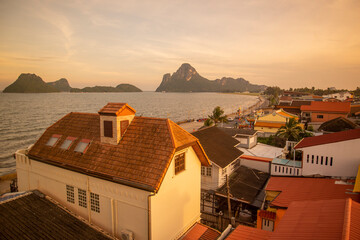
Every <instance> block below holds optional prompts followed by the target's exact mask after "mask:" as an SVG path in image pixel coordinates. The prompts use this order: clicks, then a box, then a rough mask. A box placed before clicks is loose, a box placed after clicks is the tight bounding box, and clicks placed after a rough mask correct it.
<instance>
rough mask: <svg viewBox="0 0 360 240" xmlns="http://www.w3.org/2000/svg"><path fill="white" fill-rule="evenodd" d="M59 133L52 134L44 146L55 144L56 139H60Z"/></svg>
mask: <svg viewBox="0 0 360 240" xmlns="http://www.w3.org/2000/svg"><path fill="white" fill-rule="evenodd" d="M60 137H61V136H60V135H55V134H54V135H53V136H52V137H51V138H50V139H49V141H48V142H47V143H46V146H50V147H53V146H55V144H56V143H57V141H58V140H59V139H60Z"/></svg>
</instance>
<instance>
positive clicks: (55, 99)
mask: <svg viewBox="0 0 360 240" xmlns="http://www.w3.org/2000/svg"><path fill="white" fill-rule="evenodd" d="M257 101H258V97H257V96H248V95H240V94H224V93H159V92H137V93H0V112H1V114H0V123H1V124H0V176H1V175H6V174H8V173H12V172H14V171H15V168H16V166H15V159H14V157H13V154H14V153H15V152H16V151H17V150H18V149H23V148H27V147H29V146H30V145H31V144H33V143H35V142H36V140H37V139H38V138H39V137H40V136H41V134H42V133H43V132H44V131H45V129H46V128H48V127H49V126H50V125H52V124H53V123H55V122H56V121H57V120H59V119H60V118H61V117H63V116H64V115H66V114H68V113H69V112H89V113H97V112H98V111H99V110H100V109H101V108H102V107H103V106H105V105H106V104H107V103H108V102H126V103H128V104H129V105H130V106H131V107H133V108H134V109H135V110H136V116H144V117H159V118H169V119H171V120H172V121H174V122H179V121H184V120H188V119H195V120H196V119H199V118H205V117H207V116H208V115H210V114H211V112H212V110H213V109H214V108H215V107H216V106H220V107H221V108H222V109H223V110H224V112H225V114H230V113H234V112H236V111H237V110H238V109H239V108H240V107H241V109H246V108H248V107H250V106H251V105H254V104H255V103H256V102H257Z"/></svg>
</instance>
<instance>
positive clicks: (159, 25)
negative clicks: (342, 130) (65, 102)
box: [0, 0, 360, 91]
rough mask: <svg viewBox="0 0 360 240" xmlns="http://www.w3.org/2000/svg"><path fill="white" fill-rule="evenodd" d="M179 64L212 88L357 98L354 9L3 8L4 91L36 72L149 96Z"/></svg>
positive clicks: (172, 0)
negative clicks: (228, 83)
mask: <svg viewBox="0 0 360 240" xmlns="http://www.w3.org/2000/svg"><path fill="white" fill-rule="evenodd" d="M184 62H187V63H190V64H191V65H192V66H193V67H194V68H195V69H196V70H197V71H198V72H199V73H200V74H201V75H202V76H203V77H206V78H208V79H211V80H214V79H216V78H221V77H224V76H227V77H234V78H238V77H243V78H245V79H246V80H248V81H250V82H251V83H255V84H265V85H268V86H274V85H277V86H280V87H281V88H289V87H293V88H294V87H312V86H314V87H315V88H327V87H336V88H347V89H350V90H351V89H355V88H356V87H357V86H359V87H360V1H359V0H271V1H269V0H234V1H227V0H224V1H219V0H217V1H212V0H204V1H203V0H199V1H190V0H189V1H176V0H168V1H165V0H144V1H136V0H135V1H126V0H121V1H118V0H114V1H105V0H104V1H103V0H95V1H91V0H89V1H81V0H78V1H66V0H64V1H56V0H54V1H41V0H40V1H36V0H16V1H15V0H14V1H12V0H0V90H2V89H4V88H5V87H6V86H8V85H9V84H11V83H12V82H13V81H15V80H16V79H17V77H18V76H19V75H20V74H21V73H35V74H37V75H39V76H40V77H42V79H43V80H44V81H45V82H50V81H55V80H58V79H60V78H62V77H64V78H67V79H68V81H69V82H70V85H71V86H72V87H79V88H82V87H85V86H94V85H103V86H116V85H117V84H120V83H130V84H134V85H135V86H137V87H139V88H141V89H142V90H149V91H154V90H155V89H156V88H157V87H158V85H159V84H160V82H161V80H162V76H163V74H165V73H168V72H170V73H173V72H175V71H176V70H177V69H178V68H179V67H180V65H181V64H182V63H184Z"/></svg>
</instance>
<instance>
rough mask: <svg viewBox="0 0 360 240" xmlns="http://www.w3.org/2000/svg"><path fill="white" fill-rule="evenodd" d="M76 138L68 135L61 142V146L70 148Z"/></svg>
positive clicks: (66, 148) (65, 148)
mask: <svg viewBox="0 0 360 240" xmlns="http://www.w3.org/2000/svg"><path fill="white" fill-rule="evenodd" d="M75 139H76V138H74V137H67V138H66V139H65V141H64V142H63V143H62V144H61V146H60V148H61V149H64V150H69V148H70V147H71V145H72V143H73V142H74V140H75Z"/></svg>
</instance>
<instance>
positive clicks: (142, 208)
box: [16, 151, 150, 240]
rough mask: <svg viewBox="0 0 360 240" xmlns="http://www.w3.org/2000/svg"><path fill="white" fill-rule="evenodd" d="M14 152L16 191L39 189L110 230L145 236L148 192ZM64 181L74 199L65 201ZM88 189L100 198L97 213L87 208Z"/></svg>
mask: <svg viewBox="0 0 360 240" xmlns="http://www.w3.org/2000/svg"><path fill="white" fill-rule="evenodd" d="M23 152H24V151H18V152H17V154H16V170H17V173H18V175H17V177H18V184H19V185H18V186H19V191H26V190H32V189H38V190H40V191H41V192H43V193H44V194H46V195H48V196H50V197H52V198H53V199H55V200H56V201H58V202H59V203H60V204H62V205H63V206H65V207H67V208H69V209H70V210H72V211H73V212H75V213H77V214H79V215H80V216H82V217H83V218H85V219H86V220H88V221H89V222H91V223H94V224H95V225H98V226H100V227H101V228H102V229H104V230H105V231H107V232H108V233H110V234H115V235H116V236H117V237H119V236H120V233H121V230H123V229H128V230H130V231H132V232H133V233H134V234H135V238H136V239H137V240H138V239H140V240H141V239H148V210H147V196H148V195H149V194H150V193H149V192H146V191H143V190H139V189H136V188H132V187H127V186H125V185H121V184H116V183H113V182H109V181H105V180H102V179H98V178H94V177H89V176H87V175H84V174H80V173H77V172H73V171H69V170H66V169H62V168H59V167H55V166H52V165H48V164H45V163H41V162H38V161H34V160H31V159H29V158H27V157H26V156H25V155H24V154H23ZM66 185H70V186H74V190H75V191H74V197H75V198H74V199H75V203H70V202H68V201H67V197H66ZM79 188H80V189H83V190H86V191H87V208H84V207H81V206H79V201H78V189H79ZM90 192H93V193H96V194H98V195H99V198H100V213H97V212H94V211H91V210H90V206H91V205H90Z"/></svg>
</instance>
